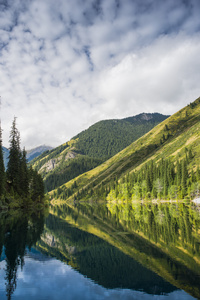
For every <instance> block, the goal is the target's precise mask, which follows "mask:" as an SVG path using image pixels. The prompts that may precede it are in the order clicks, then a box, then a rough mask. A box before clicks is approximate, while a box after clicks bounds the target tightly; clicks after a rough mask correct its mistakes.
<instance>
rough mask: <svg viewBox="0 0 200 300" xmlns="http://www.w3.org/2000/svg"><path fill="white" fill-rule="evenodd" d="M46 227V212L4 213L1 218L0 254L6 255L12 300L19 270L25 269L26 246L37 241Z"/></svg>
mask: <svg viewBox="0 0 200 300" xmlns="http://www.w3.org/2000/svg"><path fill="white" fill-rule="evenodd" d="M43 228H44V214H42V213H40V214H31V215H30V214H24V213H23V212H18V213H17V214H16V215H15V216H12V215H9V214H3V215H1V218H0V254H1V253H2V250H3V249H4V251H5V256H6V259H5V261H6V269H5V273H6V276H5V280H6V296H7V299H8V300H10V299H11V296H12V294H13V292H14V290H15V289H16V287H17V270H18V267H19V266H20V267H21V269H23V266H24V255H25V253H26V248H27V247H28V248H29V249H30V248H31V247H32V246H33V245H34V244H35V243H36V242H37V240H38V239H39V238H40V235H41V234H42V232H43Z"/></svg>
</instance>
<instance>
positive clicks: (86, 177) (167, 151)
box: [52, 98, 200, 199]
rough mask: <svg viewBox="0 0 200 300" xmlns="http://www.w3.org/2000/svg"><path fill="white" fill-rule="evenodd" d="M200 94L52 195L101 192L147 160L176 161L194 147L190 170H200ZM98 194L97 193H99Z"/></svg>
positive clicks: (86, 194) (83, 195)
mask: <svg viewBox="0 0 200 300" xmlns="http://www.w3.org/2000/svg"><path fill="white" fill-rule="evenodd" d="M199 132H200V98H198V99H197V100H195V101H194V102H193V103H191V104H189V105H188V106H186V107H185V108H183V109H181V110H180V111H178V112H177V113H175V114H174V115H173V116H171V117H169V118H168V119H166V120H165V121H163V122H162V123H160V124H159V125H157V126H156V127H155V128H153V129H152V130H151V131H150V132H148V133H147V134H145V135H144V136H142V137H141V138H140V139H138V140H137V141H135V142H134V143H132V144H131V145H129V146H128V147H127V148H125V149H124V150H122V151H121V152H119V153H118V154H116V155H115V156H113V157H112V158H110V159H109V160H107V161H106V162H104V163H103V164H102V165H100V166H98V167H97V168H95V169H94V170H91V171H89V172H87V173H85V174H82V175H80V176H79V177H77V178H76V179H74V180H72V181H70V182H68V183H66V184H65V185H63V186H62V187H60V188H59V190H57V191H54V192H53V193H52V197H57V198H59V197H61V198H62V197H63V199H64V198H66V195H73V196H74V197H78V198H79V199H80V198H81V197H85V196H88V197H90V196H92V195H93V193H94V192H95V191H96V190H99V191H100V192H99V195H102V194H103V193H102V192H101V190H102V189H103V190H104V191H105V190H106V185H107V184H110V183H111V182H112V181H113V180H115V181H116V178H120V177H123V176H124V175H126V174H127V173H128V172H132V171H134V170H136V169H138V168H141V166H142V165H144V164H145V163H146V162H148V161H150V160H154V161H155V162H158V161H159V160H161V159H162V158H163V159H166V158H171V160H172V161H176V160H177V157H178V158H179V160H181V159H183V158H184V157H185V153H186V151H187V150H188V149H192V153H193V154H192V159H190V161H189V163H188V170H189V172H191V170H194V172H195V171H196V170H197V167H198V166H199V165H200V134H199ZM97 194H98V193H97Z"/></svg>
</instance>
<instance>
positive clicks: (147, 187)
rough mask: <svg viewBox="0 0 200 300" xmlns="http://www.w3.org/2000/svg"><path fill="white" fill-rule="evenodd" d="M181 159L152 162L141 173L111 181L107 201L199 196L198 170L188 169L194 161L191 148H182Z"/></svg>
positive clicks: (137, 172)
mask: <svg viewBox="0 0 200 300" xmlns="http://www.w3.org/2000/svg"><path fill="white" fill-rule="evenodd" d="M185 152H186V155H185V158H183V159H182V160H179V159H177V160H176V161H175V162H174V161H172V159H170V158H169V159H161V160H160V161H159V162H155V161H153V160H151V161H150V162H148V163H146V164H145V165H144V166H143V167H142V168H141V169H140V170H138V171H135V172H133V173H131V174H128V175H127V176H125V177H124V178H123V179H122V180H120V181H119V182H118V181H113V182H112V183H111V184H110V186H109V193H108V199H185V198H189V199H190V198H194V197H195V196H198V195H199V193H200V170H199V167H197V169H196V172H194V170H191V171H190V172H189V170H188V164H189V162H190V161H191V160H192V158H193V154H192V151H191V149H189V150H188V149H187V148H186V149H185Z"/></svg>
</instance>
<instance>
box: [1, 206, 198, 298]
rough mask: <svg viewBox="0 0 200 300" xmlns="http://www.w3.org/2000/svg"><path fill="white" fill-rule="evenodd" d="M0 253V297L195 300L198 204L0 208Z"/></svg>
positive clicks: (196, 286)
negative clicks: (46, 209)
mask: <svg viewBox="0 0 200 300" xmlns="http://www.w3.org/2000/svg"><path fill="white" fill-rule="evenodd" d="M0 255H1V259H0V299H167V298H168V299H200V206H198V205H195V204H184V203H163V204H150V203H136V202H133V203H130V202H129V203H127V202H119V203H112V202H101V203H84V202H83V203H68V204H67V205H66V204H65V205H60V206H54V207H51V208H50V211H49V215H48V217H44V215H43V214H41V213H40V215H37V214H29V215H25V214H24V213H15V214H14V215H8V214H1V215H0Z"/></svg>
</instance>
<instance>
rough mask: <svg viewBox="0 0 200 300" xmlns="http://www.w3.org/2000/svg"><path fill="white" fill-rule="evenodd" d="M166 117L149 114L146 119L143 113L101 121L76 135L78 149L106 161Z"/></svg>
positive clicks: (82, 152)
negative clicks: (120, 118)
mask: <svg viewBox="0 0 200 300" xmlns="http://www.w3.org/2000/svg"><path fill="white" fill-rule="evenodd" d="M166 118H167V116H163V115H160V114H152V115H149V114H148V116H147V120H146V119H145V118H143V117H142V114H141V115H138V116H135V117H130V118H127V119H122V120H105V121H100V122H98V123H96V124H94V125H92V126H91V127H90V128H88V129H87V130H85V131H83V132H81V133H79V134H78V135H77V136H75V137H74V139H78V140H77V142H76V149H77V150H78V151H79V152H80V153H81V154H84V155H88V156H90V157H95V158H101V159H103V160H104V161H105V160H106V159H108V158H110V157H112V156H113V155H115V154H116V153H118V152H120V151H121V150H122V149H124V148H125V147H127V146H129V145H130V144H131V143H133V142H134V141H136V140H137V139H138V138H140V137H141V136H143V135H144V134H145V133H147V132H148V131H150V130H151V129H152V128H153V127H155V126H156V125H157V124H159V123H160V122H161V121H163V120H165V119H166Z"/></svg>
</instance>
